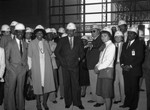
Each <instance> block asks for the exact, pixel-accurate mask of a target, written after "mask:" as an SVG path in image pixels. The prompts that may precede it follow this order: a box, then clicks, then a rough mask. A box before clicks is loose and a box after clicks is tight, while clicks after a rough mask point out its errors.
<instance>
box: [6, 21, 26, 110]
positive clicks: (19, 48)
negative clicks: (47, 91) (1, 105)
mask: <svg viewBox="0 0 150 110" xmlns="http://www.w3.org/2000/svg"><path fill="white" fill-rule="evenodd" d="M24 34H25V26H24V25H23V24H22V23H18V24H17V25H16V26H15V39H13V40H11V41H10V42H9V43H8V45H7V48H6V69H7V70H6V71H7V73H6V80H7V81H8V82H7V83H8V94H7V95H8V97H7V98H8V100H7V101H8V103H7V106H8V107H7V110H16V109H18V110H24V109H25V103H24V102H25V99H24V95H23V89H24V80H25V74H26V71H27V69H28V65H27V44H26V43H25V42H24V41H23V40H22V39H23V36H24ZM15 94H16V95H15ZM15 96H16V97H15ZM15 102H16V103H15Z"/></svg>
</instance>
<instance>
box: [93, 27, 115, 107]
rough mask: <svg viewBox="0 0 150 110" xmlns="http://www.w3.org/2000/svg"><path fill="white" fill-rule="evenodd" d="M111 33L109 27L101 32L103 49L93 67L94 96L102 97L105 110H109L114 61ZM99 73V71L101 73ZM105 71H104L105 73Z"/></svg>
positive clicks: (111, 96)
mask: <svg viewBox="0 0 150 110" xmlns="http://www.w3.org/2000/svg"><path fill="white" fill-rule="evenodd" d="M111 37H112V31H111V28H110V27H105V28H104V29H103V30H102V31H101V39H102V42H104V43H105V48H104V49H103V51H102V52H101V53H100V57H99V61H98V63H97V64H96V66H95V73H97V74H98V76H97V77H98V78H97V85H96V94H97V95H98V96H102V97H103V98H104V100H105V103H106V104H105V105H106V110H111V106H112V98H113V97H114V94H113V93H114V92H113V90H114V89H113V80H114V77H113V76H114V70H113V69H114V59H115V45H114V44H113V43H112V41H111V40H110V39H111ZM103 70H104V72H103V73H101V71H103ZM105 70H106V71H105ZM103 74H104V75H103Z"/></svg>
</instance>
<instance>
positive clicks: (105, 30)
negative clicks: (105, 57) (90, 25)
mask: <svg viewBox="0 0 150 110" xmlns="http://www.w3.org/2000/svg"><path fill="white" fill-rule="evenodd" d="M103 31H104V32H109V33H110V34H111V35H112V30H111V28H110V27H108V26H107V27H104V28H103V29H102V32H103Z"/></svg>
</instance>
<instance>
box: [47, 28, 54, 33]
mask: <svg viewBox="0 0 150 110" xmlns="http://www.w3.org/2000/svg"><path fill="white" fill-rule="evenodd" d="M45 31H46V33H52V32H53V31H52V29H51V28H47V29H45Z"/></svg>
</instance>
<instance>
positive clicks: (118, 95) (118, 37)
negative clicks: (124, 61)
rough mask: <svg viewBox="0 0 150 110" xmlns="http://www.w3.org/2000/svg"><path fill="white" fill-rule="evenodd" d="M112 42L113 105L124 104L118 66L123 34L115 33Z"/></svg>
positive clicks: (121, 76) (121, 77)
mask: <svg viewBox="0 0 150 110" xmlns="http://www.w3.org/2000/svg"><path fill="white" fill-rule="evenodd" d="M114 42H115V46H116V57H115V63H114V64H115V81H114V95H115V97H114V104H117V103H119V102H122V103H123V102H124V98H125V93H124V79H123V74H122V68H121V66H120V55H121V51H122V45H123V33H122V32H121V31H116V33H115V35H114Z"/></svg>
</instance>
